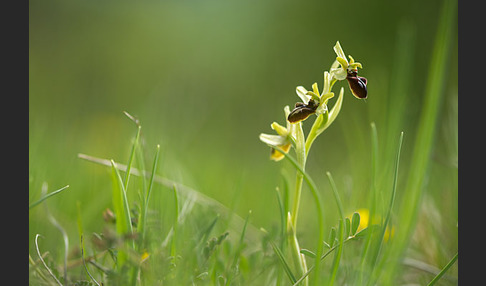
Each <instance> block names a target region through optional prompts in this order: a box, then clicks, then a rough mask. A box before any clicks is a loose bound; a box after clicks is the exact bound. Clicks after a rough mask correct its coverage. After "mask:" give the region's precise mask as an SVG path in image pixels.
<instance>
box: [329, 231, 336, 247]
mask: <svg viewBox="0 0 486 286" xmlns="http://www.w3.org/2000/svg"><path fill="white" fill-rule="evenodd" d="M335 241H336V228H335V227H331V232H330V233H329V246H330V247H333V246H334V242H335Z"/></svg>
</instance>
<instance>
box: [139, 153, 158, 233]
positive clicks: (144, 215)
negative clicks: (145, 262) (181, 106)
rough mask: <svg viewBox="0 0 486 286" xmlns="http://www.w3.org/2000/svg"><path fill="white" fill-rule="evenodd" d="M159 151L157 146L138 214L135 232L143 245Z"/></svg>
mask: <svg viewBox="0 0 486 286" xmlns="http://www.w3.org/2000/svg"><path fill="white" fill-rule="evenodd" d="M159 151H160V145H158V144H157V150H156V152H155V158H154V163H153V165H152V173H151V174H150V181H149V185H148V188H147V193H146V197H145V198H142V210H141V212H140V223H139V224H138V229H137V231H138V232H139V233H140V235H141V239H140V243H143V240H144V237H145V225H146V221H147V211H148V206H149V201H150V195H151V193H152V187H153V183H154V177H155V172H156V169H157V163H158V159H159Z"/></svg>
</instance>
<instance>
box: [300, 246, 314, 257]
mask: <svg viewBox="0 0 486 286" xmlns="http://www.w3.org/2000/svg"><path fill="white" fill-rule="evenodd" d="M300 253H302V254H304V255H305V256H309V257H310V258H316V254H315V253H314V252H312V251H310V250H308V249H305V248H302V249H301V250H300Z"/></svg>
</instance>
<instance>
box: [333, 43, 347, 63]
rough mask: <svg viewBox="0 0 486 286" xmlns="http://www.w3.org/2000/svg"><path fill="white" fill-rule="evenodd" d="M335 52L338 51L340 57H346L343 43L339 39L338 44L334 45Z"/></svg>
mask: <svg viewBox="0 0 486 286" xmlns="http://www.w3.org/2000/svg"><path fill="white" fill-rule="evenodd" d="M334 52H336V55H337V56H338V57H341V58H343V59H346V55H345V54H344V51H343V48H341V44H340V43H339V41H337V42H336V45H334Z"/></svg>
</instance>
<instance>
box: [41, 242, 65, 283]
mask: <svg viewBox="0 0 486 286" xmlns="http://www.w3.org/2000/svg"><path fill="white" fill-rule="evenodd" d="M39 236H41V235H40V234H36V235H35V249H36V250H37V255H38V256H39V259H40V261H41V262H42V264H43V265H44V267H45V268H46V269H47V272H49V275H51V277H52V279H54V281H56V283H57V284H58V285H61V286H62V284H61V282H60V281H59V280H58V279H57V277H56V275H54V273H53V272H52V270H51V269H50V268H49V267H48V266H47V264H46V262H45V261H44V259H43V258H42V255H41V254H40V250H39V243H38V241H37V240H38V239H39Z"/></svg>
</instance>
